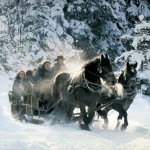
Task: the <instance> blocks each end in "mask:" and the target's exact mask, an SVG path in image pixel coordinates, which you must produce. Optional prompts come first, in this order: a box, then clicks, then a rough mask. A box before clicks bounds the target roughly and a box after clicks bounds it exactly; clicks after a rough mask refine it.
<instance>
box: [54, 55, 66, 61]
mask: <svg viewBox="0 0 150 150" xmlns="http://www.w3.org/2000/svg"><path fill="white" fill-rule="evenodd" d="M59 59H62V60H65V58H64V57H63V55H60V56H57V58H56V59H55V61H58V60H59Z"/></svg>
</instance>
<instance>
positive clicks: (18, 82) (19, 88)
mask: <svg viewBox="0 0 150 150" xmlns="http://www.w3.org/2000/svg"><path fill="white" fill-rule="evenodd" d="M12 92H13V100H14V101H16V102H17V103H19V100H20V98H21V96H23V95H24V94H25V89H24V79H19V78H16V79H15V80H14V83H13V88H12Z"/></svg>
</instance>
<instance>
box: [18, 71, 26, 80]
mask: <svg viewBox="0 0 150 150" xmlns="http://www.w3.org/2000/svg"><path fill="white" fill-rule="evenodd" d="M19 77H20V78H21V79H22V78H24V77H25V73H24V72H23V71H21V72H20V73H19Z"/></svg>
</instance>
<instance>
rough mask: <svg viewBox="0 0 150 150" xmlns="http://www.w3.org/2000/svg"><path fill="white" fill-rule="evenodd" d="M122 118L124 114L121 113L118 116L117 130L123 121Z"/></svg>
mask: <svg viewBox="0 0 150 150" xmlns="http://www.w3.org/2000/svg"><path fill="white" fill-rule="evenodd" d="M121 120H122V115H121V114H119V116H118V118H117V125H116V130H117V129H118V128H119V126H120V123H121Z"/></svg>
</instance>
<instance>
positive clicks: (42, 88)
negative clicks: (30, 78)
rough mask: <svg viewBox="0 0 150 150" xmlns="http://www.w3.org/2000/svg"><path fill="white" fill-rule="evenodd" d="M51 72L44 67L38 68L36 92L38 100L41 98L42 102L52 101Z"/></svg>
mask: <svg viewBox="0 0 150 150" xmlns="http://www.w3.org/2000/svg"><path fill="white" fill-rule="evenodd" d="M51 78H52V76H51V70H46V69H45V68H44V67H43V65H42V66H40V67H39V68H38V71H37V74H36V76H35V84H34V85H35V86H34V87H35V88H34V90H35V92H36V99H38V98H40V99H41V100H42V101H49V100H50V99H51V91H52V80H51Z"/></svg>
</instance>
